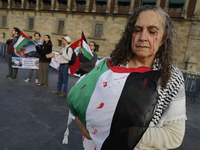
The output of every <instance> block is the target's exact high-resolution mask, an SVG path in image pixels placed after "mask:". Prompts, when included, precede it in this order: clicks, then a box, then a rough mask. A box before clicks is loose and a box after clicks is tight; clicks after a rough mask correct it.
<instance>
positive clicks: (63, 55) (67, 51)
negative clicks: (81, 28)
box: [51, 36, 73, 97]
mask: <svg viewBox="0 0 200 150" xmlns="http://www.w3.org/2000/svg"><path fill="white" fill-rule="evenodd" d="M70 42H71V39H70V37H69V36H66V37H62V44H63V48H62V50H61V51H60V52H59V54H60V55H59V63H58V67H57V70H58V71H59V75H58V83H57V90H56V91H52V92H51V93H52V94H60V95H59V97H66V96H67V84H68V69H69V61H70V60H71V57H72V54H73V50H72V48H71V47H70V45H69V44H70ZM62 84H64V87H63V91H62V92H61V90H62Z"/></svg>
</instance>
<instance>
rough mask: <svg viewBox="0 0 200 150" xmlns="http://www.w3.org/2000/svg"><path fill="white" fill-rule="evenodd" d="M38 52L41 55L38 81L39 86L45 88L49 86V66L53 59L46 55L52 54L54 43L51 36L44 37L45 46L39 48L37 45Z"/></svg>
mask: <svg viewBox="0 0 200 150" xmlns="http://www.w3.org/2000/svg"><path fill="white" fill-rule="evenodd" d="M35 45H36V50H37V52H38V53H39V55H40V59H39V71H38V75H39V76H38V77H39V78H38V79H39V83H38V84H37V85H42V86H43V87H46V86H48V73H49V64H50V62H51V58H47V57H46V54H49V53H51V52H52V47H53V45H52V42H51V38H50V36H49V35H47V34H46V35H45V36H44V41H43V45H42V46H39V45H38V44H37V43H35Z"/></svg>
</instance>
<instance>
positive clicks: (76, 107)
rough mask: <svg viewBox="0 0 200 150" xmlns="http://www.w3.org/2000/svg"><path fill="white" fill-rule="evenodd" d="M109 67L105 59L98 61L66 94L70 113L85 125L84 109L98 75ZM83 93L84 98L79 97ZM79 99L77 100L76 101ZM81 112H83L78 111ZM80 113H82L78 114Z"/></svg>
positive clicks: (85, 109)
mask: <svg viewBox="0 0 200 150" xmlns="http://www.w3.org/2000/svg"><path fill="white" fill-rule="evenodd" d="M108 70H109V68H108V66H107V59H105V60H103V61H102V62H100V63H99V65H97V66H96V67H95V68H94V69H93V70H92V71H91V72H90V73H88V74H87V75H86V76H85V77H84V78H83V79H82V80H81V81H79V82H78V83H77V84H76V85H75V86H74V87H72V89H71V91H70V93H69V94H68V96H67V100H68V104H69V108H70V110H71V112H72V114H73V115H74V116H76V117H78V118H79V120H81V122H82V123H83V124H84V125H85V127H86V111H87V107H88V104H89V102H90V98H91V96H92V94H93V92H94V90H95V87H96V83H97V81H98V79H99V77H100V76H101V75H102V74H103V73H104V72H106V71H108ZM82 95H84V99H82V100H79V99H81V98H82V97H83V96H82ZM78 100H79V101H78ZM80 112H83V113H80ZM79 114H82V115H79Z"/></svg>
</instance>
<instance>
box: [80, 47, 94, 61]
mask: <svg viewBox="0 0 200 150" xmlns="http://www.w3.org/2000/svg"><path fill="white" fill-rule="evenodd" d="M81 50H82V51H83V55H84V56H85V57H87V58H88V59H89V60H91V59H92V57H93V56H92V55H91V54H90V53H89V52H88V51H87V50H86V49H85V48H84V47H81Z"/></svg>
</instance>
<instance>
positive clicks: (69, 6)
mask: <svg viewBox="0 0 200 150" xmlns="http://www.w3.org/2000/svg"><path fill="white" fill-rule="evenodd" d="M74 3H75V1H74ZM70 9H71V0H68V1H67V9H66V11H70Z"/></svg>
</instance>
